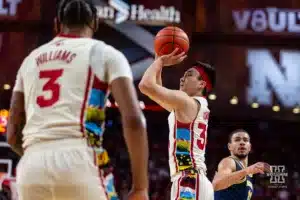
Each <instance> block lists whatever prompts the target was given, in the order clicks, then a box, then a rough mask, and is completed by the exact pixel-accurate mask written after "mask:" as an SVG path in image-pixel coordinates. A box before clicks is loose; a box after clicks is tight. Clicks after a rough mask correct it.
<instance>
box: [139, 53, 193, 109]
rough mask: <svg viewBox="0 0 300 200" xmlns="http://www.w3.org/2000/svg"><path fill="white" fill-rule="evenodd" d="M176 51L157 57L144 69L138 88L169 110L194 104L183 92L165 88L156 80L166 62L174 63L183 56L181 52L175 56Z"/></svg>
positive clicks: (179, 60)
mask: <svg viewBox="0 0 300 200" xmlns="http://www.w3.org/2000/svg"><path fill="white" fill-rule="evenodd" d="M176 52H177V51H174V52H172V53H171V54H170V55H166V56H167V58H166V57H165V56H162V57H158V58H157V59H156V60H155V61H154V62H153V63H152V65H150V67H149V68H148V69H147V70H146V72H145V73H144V75H143V77H142V80H141V81H140V83H139V89H140V91H141V92H142V93H143V94H145V95H147V96H148V97H149V98H150V99H152V100H153V101H155V102H156V103H158V104H159V105H160V106H162V107H163V108H165V109H166V110H168V111H170V112H171V111H172V110H179V109H182V108H184V107H185V106H186V105H191V104H192V105H193V104H195V101H194V100H193V99H192V98H190V97H189V96H188V95H187V94H186V93H185V92H182V91H179V90H171V89H168V88H165V87H163V86H162V85H161V83H160V82H159V81H158V80H159V78H158V77H159V75H160V73H161V70H162V68H163V66H164V65H166V63H167V64H168V65H174V64H177V63H179V62H181V61H182V60H183V59H184V58H185V57H184V56H183V54H179V55H177V56H175V54H176ZM166 59H168V60H166ZM170 62H172V64H170ZM195 105H196V104H195Z"/></svg>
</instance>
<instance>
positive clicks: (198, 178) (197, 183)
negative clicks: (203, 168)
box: [196, 173, 200, 200]
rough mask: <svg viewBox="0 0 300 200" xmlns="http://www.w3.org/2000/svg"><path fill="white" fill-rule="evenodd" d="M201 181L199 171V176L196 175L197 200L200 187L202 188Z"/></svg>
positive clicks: (197, 199)
mask: <svg viewBox="0 0 300 200" xmlns="http://www.w3.org/2000/svg"><path fill="white" fill-rule="evenodd" d="M199 183H200V176H199V174H198V173H197V176H196V200H199V189H200V188H199Z"/></svg>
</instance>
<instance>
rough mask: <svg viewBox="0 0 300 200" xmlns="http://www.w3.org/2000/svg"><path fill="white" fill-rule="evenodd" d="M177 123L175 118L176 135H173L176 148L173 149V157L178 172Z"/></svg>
mask: <svg viewBox="0 0 300 200" xmlns="http://www.w3.org/2000/svg"><path fill="white" fill-rule="evenodd" d="M174 115H175V113H174ZM176 126H177V123H176V119H175V124H174V135H173V138H174V149H173V157H174V163H175V169H176V172H178V163H177V158H176V146H177V141H176V130H177V127H176Z"/></svg>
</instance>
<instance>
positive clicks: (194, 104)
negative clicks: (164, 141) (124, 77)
mask: <svg viewBox="0 0 300 200" xmlns="http://www.w3.org/2000/svg"><path fill="white" fill-rule="evenodd" d="M176 52H177V49H176V50H175V51H174V52H172V53H171V54H169V55H164V56H161V57H158V58H157V59H156V60H155V61H154V63H153V64H152V65H151V66H150V67H149V68H148V69H147V71H146V72H145V74H144V76H143V78H142V80H141V82H140V84H139V88H140V90H141V92H142V93H144V94H145V95H147V96H149V97H150V98H151V99H152V100H154V101H155V102H157V103H158V104H160V105H161V106H162V107H164V108H165V109H166V110H168V111H169V112H171V113H170V116H169V118H168V121H169V129H170V134H169V165H170V175H171V181H172V182H173V184H172V189H171V199H172V200H175V199H199V200H211V199H213V187H212V184H211V182H210V181H209V180H208V179H207V177H206V165H205V157H204V155H205V147H206V138H207V127H208V118H209V113H210V110H209V108H208V103H207V100H206V99H205V97H204V96H206V95H207V93H208V92H210V91H211V89H212V88H213V86H214V81H215V71H214V69H213V68H212V67H211V66H209V65H207V64H204V63H201V62H197V63H196V64H195V65H193V67H192V68H190V69H189V70H187V71H186V72H185V74H184V76H183V77H182V78H181V79H180V90H171V89H167V88H165V87H163V86H162V84H161V83H162V82H161V71H162V68H163V67H167V66H171V65H175V64H177V63H180V62H181V61H183V60H184V58H185V57H186V56H185V55H184V53H181V54H179V55H177V56H176Z"/></svg>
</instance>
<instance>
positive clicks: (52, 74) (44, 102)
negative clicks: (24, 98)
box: [36, 69, 63, 108]
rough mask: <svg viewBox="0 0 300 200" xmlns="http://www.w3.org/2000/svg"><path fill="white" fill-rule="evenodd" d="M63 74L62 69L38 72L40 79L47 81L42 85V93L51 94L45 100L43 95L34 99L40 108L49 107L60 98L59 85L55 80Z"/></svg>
mask: <svg viewBox="0 0 300 200" xmlns="http://www.w3.org/2000/svg"><path fill="white" fill-rule="evenodd" d="M62 74H63V69H55V70H43V71H40V74H39V78H40V79H48V81H47V82H46V83H45V84H44V85H43V91H44V92H46V91H49V92H51V96H50V97H49V98H46V97H45V96H43V95H40V96H38V97H37V99H36V103H37V104H38V105H39V106H40V107H41V108H44V107H49V106H52V105H53V104H55V103H56V102H57V101H58V100H59V96H60V84H59V83H57V82H56V81H57V79H58V78H59V77H61V76H62Z"/></svg>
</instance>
